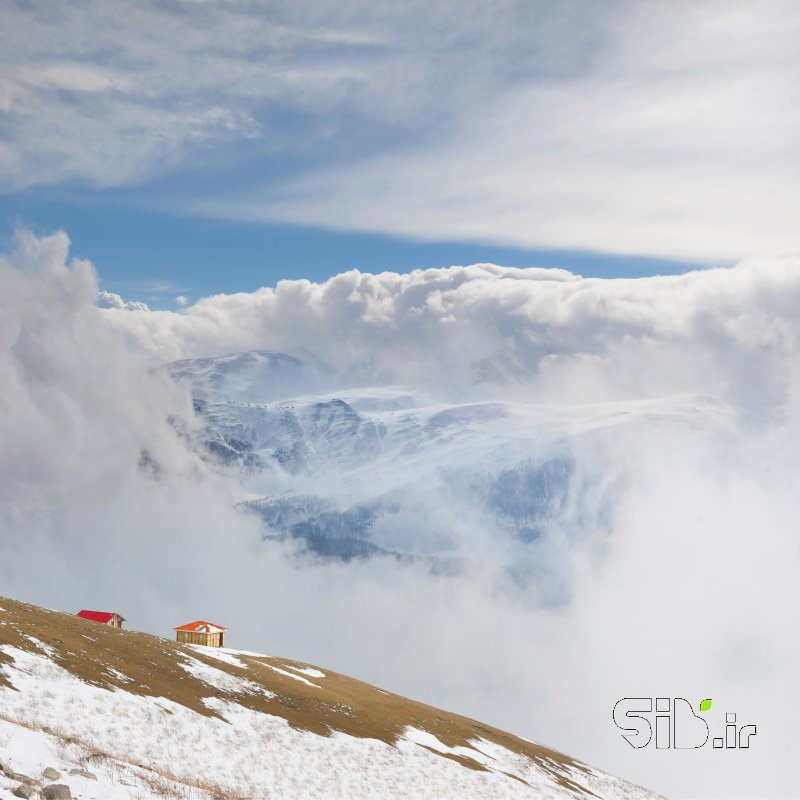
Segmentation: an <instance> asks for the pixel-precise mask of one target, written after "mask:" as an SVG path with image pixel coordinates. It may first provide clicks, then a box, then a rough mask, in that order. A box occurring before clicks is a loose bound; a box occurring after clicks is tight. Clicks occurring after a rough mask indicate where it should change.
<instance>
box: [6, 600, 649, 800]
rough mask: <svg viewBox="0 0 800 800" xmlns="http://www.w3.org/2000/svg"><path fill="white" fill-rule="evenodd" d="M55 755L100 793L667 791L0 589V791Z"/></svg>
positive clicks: (75, 782) (328, 677) (478, 728)
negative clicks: (21, 599)
mask: <svg viewBox="0 0 800 800" xmlns="http://www.w3.org/2000/svg"><path fill="white" fill-rule="evenodd" d="M48 767H49V768H51V769H55V770H56V772H58V773H60V774H61V778H60V779H59V780H58V781H57V782H61V783H65V784H68V785H69V786H70V788H71V790H72V793H73V794H74V795H76V796H80V797H86V798H98V799H99V798H104V800H116V798H153V797H176V798H198V800H199V799H200V798H218V799H219V800H223V799H224V798H233V797H238V798H243V797H248V798H311V797H319V798H333V797H346V798H379V797H392V798H409V800H410V799H411V798H426V797H430V798H434V797H435V798H450V797H452V798H472V797H475V798H477V797H487V798H540V797H552V798H575V797H600V798H606V799H607V800H617V799H619V798H626V799H628V800H634V798H638V799H640V800H645V799H646V798H654V797H655V795H653V794H651V793H649V792H647V791H645V790H643V789H640V788H638V787H635V786H632V785H631V784H628V783H625V782H624V781H621V780H619V779H616V778H613V777H611V776H608V775H605V774H603V773H600V772H598V771H596V770H594V769H591V768H589V767H587V766H585V765H583V764H581V763H579V762H577V761H575V760H574V759H572V758H570V757H568V756H565V755H562V754H561V753H558V752H556V751H554V750H550V749H549V748H546V747H542V746H540V745H537V744H534V743H532V742H528V741H526V740H523V739H520V738H518V737H516V736H512V735H510V734H508V733H505V732H503V731H500V730H497V729H495V728H492V727H490V726H487V725H483V724H482V723H479V722H476V721H474V720H470V719H467V718H465V717H461V716H458V715H456V714H450V713H448V712H445V711H440V710H438V709H435V708H432V707H430V706H426V705H423V704H421V703H416V702H413V701H411V700H407V699H405V698H402V697H399V696H397V695H393V694H391V693H388V692H384V691H382V690H380V689H377V688H375V687H373V686H369V685H367V684H364V683H362V682H360V681H356V680H354V679H352V678H348V677H346V676H343V675H339V674H336V673H333V672H329V671H328V670H324V671H323V670H320V669H317V668H315V667H310V666H309V665H306V664H300V663H297V662H293V661H290V660H287V659H283V658H274V657H267V656H262V655H256V654H252V653H246V652H242V651H234V650H227V649H226V650H214V649H211V648H202V647H192V646H188V645H179V644H177V643H175V642H172V641H168V640H166V639H161V638H159V637H155V636H151V635H149V634H144V633H137V632H133V631H119V630H116V629H113V628H108V627H106V626H103V625H99V624H97V623H92V622H88V621H85V620H81V619H78V618H76V617H73V616H70V615H67V614H62V613H59V612H54V611H48V610H46V609H41V608H37V607H35V606H31V605H27V604H24V603H20V602H17V601H13V600H9V599H4V598H3V599H0V798H2V800H6V799H7V798H9V799H10V798H11V797H12V795H11V790H12V789H14V788H15V787H17V786H19V785H20V783H25V782H26V781H25V780H24V778H23V777H22V776H25V775H27V776H28V778H30V779H31V782H33V781H35V780H41V777H40V776H42V773H43V771H44V769H45V768H48ZM44 782H45V783H48V782H49V781H48V780H44Z"/></svg>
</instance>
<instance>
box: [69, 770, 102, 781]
mask: <svg viewBox="0 0 800 800" xmlns="http://www.w3.org/2000/svg"><path fill="white" fill-rule="evenodd" d="M69 774H70V775H80V776H81V778H87V779H88V780H90V781H96V780H97V775H93V774H92V773H91V772H89V770H86V769H71V770H70V771H69Z"/></svg>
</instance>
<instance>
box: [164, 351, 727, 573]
mask: <svg viewBox="0 0 800 800" xmlns="http://www.w3.org/2000/svg"><path fill="white" fill-rule="evenodd" d="M166 369H167V372H168V374H169V375H170V376H171V377H172V378H173V379H174V380H176V381H178V382H179V383H181V384H182V385H184V386H187V387H188V389H189V391H191V393H192V397H193V402H194V411H195V415H196V419H195V421H194V422H195V430H196V433H195V434H194V436H195V439H196V442H197V444H198V446H199V447H200V448H201V450H202V452H203V453H204V454H205V458H206V459H207V460H208V461H209V462H211V463H212V464H213V465H214V466H215V467H216V468H218V469H219V470H221V471H223V472H225V473H226V474H228V475H229V476H230V477H231V479H232V480H234V481H235V482H236V483H237V485H238V486H239V487H240V490H241V496H242V500H241V503H240V504H239V507H240V509H241V510H243V511H245V512H249V513H252V514H255V515H257V516H258V517H259V518H260V519H262V520H263V522H264V536H265V538H279V539H284V540H285V539H290V540H293V541H295V542H296V543H297V544H298V545H300V546H301V549H302V550H303V551H304V552H306V553H308V554H311V555H314V556H316V557H323V558H336V559H342V560H345V561H348V560H351V559H353V558H365V557H375V556H388V557H393V558H415V559H427V560H429V561H430V562H431V563H432V564H435V565H437V567H439V568H441V567H442V566H443V565H447V567H448V568H451V567H452V566H453V565H457V564H458V563H459V562H460V561H463V560H464V559H469V558H470V557H471V556H472V555H475V554H476V553H477V552H479V551H480V549H481V548H483V547H490V548H493V549H495V550H497V549H498V548H500V549H503V550H504V551H507V553H508V561H509V563H513V564H514V565H515V569H516V570H517V572H518V575H517V577H520V576H522V577H523V579H524V573H525V566H524V565H525V563H526V562H527V561H530V560H534V561H535V560H536V558H537V556H536V553H537V549H541V548H542V547H546V546H547V544H548V541H549V540H550V539H552V537H554V536H563V534H564V532H565V531H568V532H569V536H570V537H572V538H576V537H581V536H602V535H603V532H604V531H605V530H606V529H607V527H608V522H609V519H610V515H611V514H612V513H613V504H614V495H615V492H616V491H617V490H618V489H619V487H620V485H621V484H622V483H624V480H625V476H624V475H623V474H622V473H621V472H620V470H619V468H618V464H617V461H616V460H615V458H614V452H613V451H614V447H615V446H616V442H618V441H619V439H620V438H621V437H622V438H624V437H625V436H626V435H636V434H637V433H638V432H641V431H642V430H647V429H648V428H653V427H664V426H675V427H676V428H677V427H680V426H693V427H697V426H701V427H703V428H704V429H707V430H708V431H710V432H711V433H712V434H713V435H725V431H726V430H727V427H726V426H727V425H728V419H729V416H730V412H729V410H728V409H726V408H725V407H722V406H721V405H720V404H718V403H716V402H715V401H712V400H710V399H708V398H697V397H678V398H670V399H667V400H657V401H620V402H610V403H601V404H592V405H580V406H559V407H556V406H543V405H534V404H527V403H523V402H520V401H513V402H511V401H492V400H481V401H465V402H445V401H442V400H441V399H437V398H431V397H429V396H426V395H425V394H423V393H422V392H420V391H418V390H415V389H412V388H409V387H404V386H353V385H345V384H344V383H343V382H342V381H341V379H336V378H335V377H334V375H333V371H332V370H328V369H326V368H325V367H324V365H320V364H318V363H315V362H314V363H309V362H307V361H304V360H303V359H301V358H296V357H294V356H290V355H286V354H282V353H272V352H263V351H259V352H252V353H242V354H236V355H231V356H224V357H220V358H203V359H190V360H184V361H178V362H174V363H172V364H169V365H167V367H166ZM337 380H338V381H339V383H337Z"/></svg>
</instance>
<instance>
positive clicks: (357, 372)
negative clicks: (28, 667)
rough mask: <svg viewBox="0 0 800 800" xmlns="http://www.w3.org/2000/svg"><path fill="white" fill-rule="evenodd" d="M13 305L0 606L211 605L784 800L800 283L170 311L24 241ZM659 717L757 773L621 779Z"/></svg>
mask: <svg viewBox="0 0 800 800" xmlns="http://www.w3.org/2000/svg"><path fill="white" fill-rule="evenodd" d="M0 287H1V290H0V306H1V307H2V314H1V315H0V320H1V322H0V382H2V385H3V387H4V390H3V392H2V394H0V412H2V413H0V476H2V480H0V524H2V528H3V531H4V545H3V557H2V560H1V561H0V580H1V581H2V585H3V590H4V592H5V593H7V594H9V595H10V596H14V597H18V598H20V599H34V600H36V601H37V602H42V603H45V604H49V605H51V606H53V607H55V608H66V609H70V608H80V607H84V605H85V604H86V602H88V598H87V592H88V591H89V590H90V588H91V600H92V602H93V603H94V604H95V605H98V606H109V607H113V608H115V609H118V610H119V611H120V612H121V613H123V614H125V615H126V616H127V617H128V618H129V619H130V621H131V623H132V625H133V626H134V627H138V628H141V629H143V630H148V631H152V632H155V633H160V634H164V633H168V631H169V629H170V628H171V627H172V626H174V625H177V624H179V623H180V622H181V621H182V620H183V618H184V617H189V616H194V615H196V614H197V613H204V614H206V615H207V616H211V617H213V618H214V619H216V620H217V621H219V622H221V623H222V624H225V625H228V626H229V627H230V628H231V634H230V637H231V639H230V641H231V643H232V644H233V646H236V647H242V648H246V649H251V650H261V651H263V652H269V653H278V654H282V655H285V656H287V657H293V658H298V659H304V660H307V661H309V662H312V663H317V664H321V665H324V666H326V667H328V668H330V669H333V670H337V671H340V672H345V673H349V674H352V675H354V676H356V677H359V678H362V679H365V680H367V681H370V682H373V683H376V684H378V685H380V686H384V687H386V688H387V689H390V690H393V691H397V692H399V693H402V694H406V695H410V696H414V697H417V698H418V699H420V700H424V701H427V702H431V703H435V704H437V705H440V706H443V707H445V708H451V709H453V710H456V711H459V712H461V713H465V714H468V715H472V716H475V717H478V718H482V719H485V720H486V721H487V722H490V723H493V724H497V725H499V726H502V727H505V728H507V729H509V730H512V731H514V732H516V733H519V734H521V735H523V736H526V737H529V738H531V739H538V740H546V741H547V743H548V744H549V745H552V746H554V747H558V748H560V749H562V750H564V751H566V752H568V753H570V754H572V755H575V756H577V757H579V758H582V759H585V760H586V761H588V762H589V763H598V764H602V765H603V766H604V768H605V769H607V770H608V771H610V772H612V773H615V772H616V773H618V774H623V775H624V776H625V777H628V778H630V779H633V780H638V781H640V782H646V783H648V785H649V786H650V787H651V788H653V789H656V790H660V791H663V792H665V793H671V794H684V795H685V794H692V795H693V796H726V797H736V796H752V795H753V793H754V783H753V776H754V775H757V776H758V790H759V791H760V792H761V793H762V794H763V796H772V797H779V796H787V797H788V796H790V795H791V793H792V791H793V784H792V782H791V776H790V773H789V770H787V769H786V768H785V764H786V763H788V762H789V760H790V759H791V753H792V742H793V739H792V736H793V730H794V728H793V725H794V719H793V709H794V708H796V707H797V703H798V700H800V697H799V696H798V694H797V689H796V687H795V682H794V678H793V676H794V675H795V674H796V671H797V668H798V666H800V664H799V663H798V660H799V657H800V652H799V651H798V645H797V637H796V636H794V635H793V634H792V630H793V627H794V619H793V616H794V609H795V608H796V607H797V603H798V600H799V599H800V598H798V589H797V581H796V574H795V569H794V565H796V564H797V559H798V555H800V553H799V552H798V551H799V550H800V540H798V538H797V529H798V522H799V521H800V500H798V498H800V493H798V491H797V475H798V474H800V473H799V472H798V466H800V465H798V455H797V448H796V446H795V441H796V438H797V433H798V423H799V422H800V413H798V400H800V398H799V397H798V389H800V384H799V383H798V370H797V364H798V346H800V341H799V340H798V334H800V325H798V321H797V318H796V314H795V309H796V308H797V307H798V302H800V261H798V260H797V259H796V258H790V257H784V258H762V259H751V260H749V261H745V262H742V263H739V264H737V265H736V266H734V267H729V268H716V269H704V270H698V271H694V272H688V273H686V274H683V275H675V276H662V277H654V278H639V279H629V280H600V279H585V278H581V277H580V276H578V275H573V274H570V273H568V272H566V271H562V270H543V269H513V268H503V267H497V266H493V265H488V264H480V265H473V266H467V267H452V268H449V269H430V270H416V271H412V272H410V273H408V274H404V275H400V274H394V273H379V274H365V273H360V272H356V271H352V272H347V273H343V274H341V275H338V276H336V277H334V278H332V279H330V280H328V281H326V282H324V283H313V282H310V281H307V280H297V281H281V282H280V283H278V284H277V286H275V287H274V288H264V289H261V290H259V291H257V292H254V293H250V294H234V295H217V296H211V297H207V298H205V299H203V300H201V301H199V302H197V303H195V304H193V305H190V306H188V307H187V308H186V309H183V310H180V311H175V312H169V311H149V310H146V309H145V308H143V307H141V306H140V305H137V304H127V303H125V301H124V300H122V299H119V302H115V301H114V302H109V298H107V297H106V298H103V297H100V298H99V297H98V283H97V279H96V276H95V272H94V268H93V266H92V265H91V264H90V263H88V262H86V261H80V260H73V259H71V258H70V255H69V240H68V238H67V236H66V235H65V234H63V233H59V234H54V235H52V236H48V237H37V236H35V235H34V234H32V233H30V232H28V231H26V230H24V229H21V230H19V231H18V233H17V236H16V240H15V243H14V245H13V247H12V248H11V249H10V250H9V251H8V252H7V253H5V254H4V256H3V257H2V261H1V262H0ZM101 305H102V306H104V307H102V308H101V307H100V306H101ZM243 354H244V355H243ZM89 587H90V588H89ZM201 609H202V610H203V611H202V612H201ZM656 695H658V696H686V697H688V698H689V699H690V700H691V701H693V702H694V701H697V700H699V699H700V698H702V697H713V698H714V701H715V703H717V704H719V706H721V707H725V708H728V709H729V710H733V711H735V712H737V713H738V714H739V717H740V719H741V720H742V721H753V722H755V723H757V724H758V726H759V733H758V739H757V743H758V747H757V748H756V747H753V749H751V751H750V752H748V753H740V754H739V757H737V758H736V759H732V758H727V759H726V758H725V756H726V754H725V753H722V754H719V753H717V752H701V753H699V754H698V753H694V752H688V753H683V752H679V751H674V752H673V751H670V752H669V753H663V752H659V751H655V750H653V751H651V752H637V753H636V756H637V758H636V759H632V758H631V757H630V753H629V752H626V751H625V750H622V748H623V747H625V748H626V750H629V748H627V747H626V746H625V745H624V743H621V742H620V740H619V738H618V733H617V731H616V729H615V728H614V726H613V724H612V722H611V709H612V708H613V705H614V703H615V702H616V701H617V700H618V699H619V698H621V697H624V696H656ZM698 755H699V756H702V757H698ZM717 756H721V758H717Z"/></svg>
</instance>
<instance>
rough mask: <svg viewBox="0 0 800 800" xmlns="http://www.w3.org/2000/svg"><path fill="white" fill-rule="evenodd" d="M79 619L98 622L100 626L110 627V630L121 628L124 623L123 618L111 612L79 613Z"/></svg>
mask: <svg viewBox="0 0 800 800" xmlns="http://www.w3.org/2000/svg"><path fill="white" fill-rule="evenodd" d="M78 616H79V617H80V618H81V619H88V620H91V621H92V622H99V623H100V624H101V625H110V626H111V627H112V628H121V627H122V623H123V622H125V617H121V616H120V615H119V614H115V613H114V612H113V611H79V612H78Z"/></svg>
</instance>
